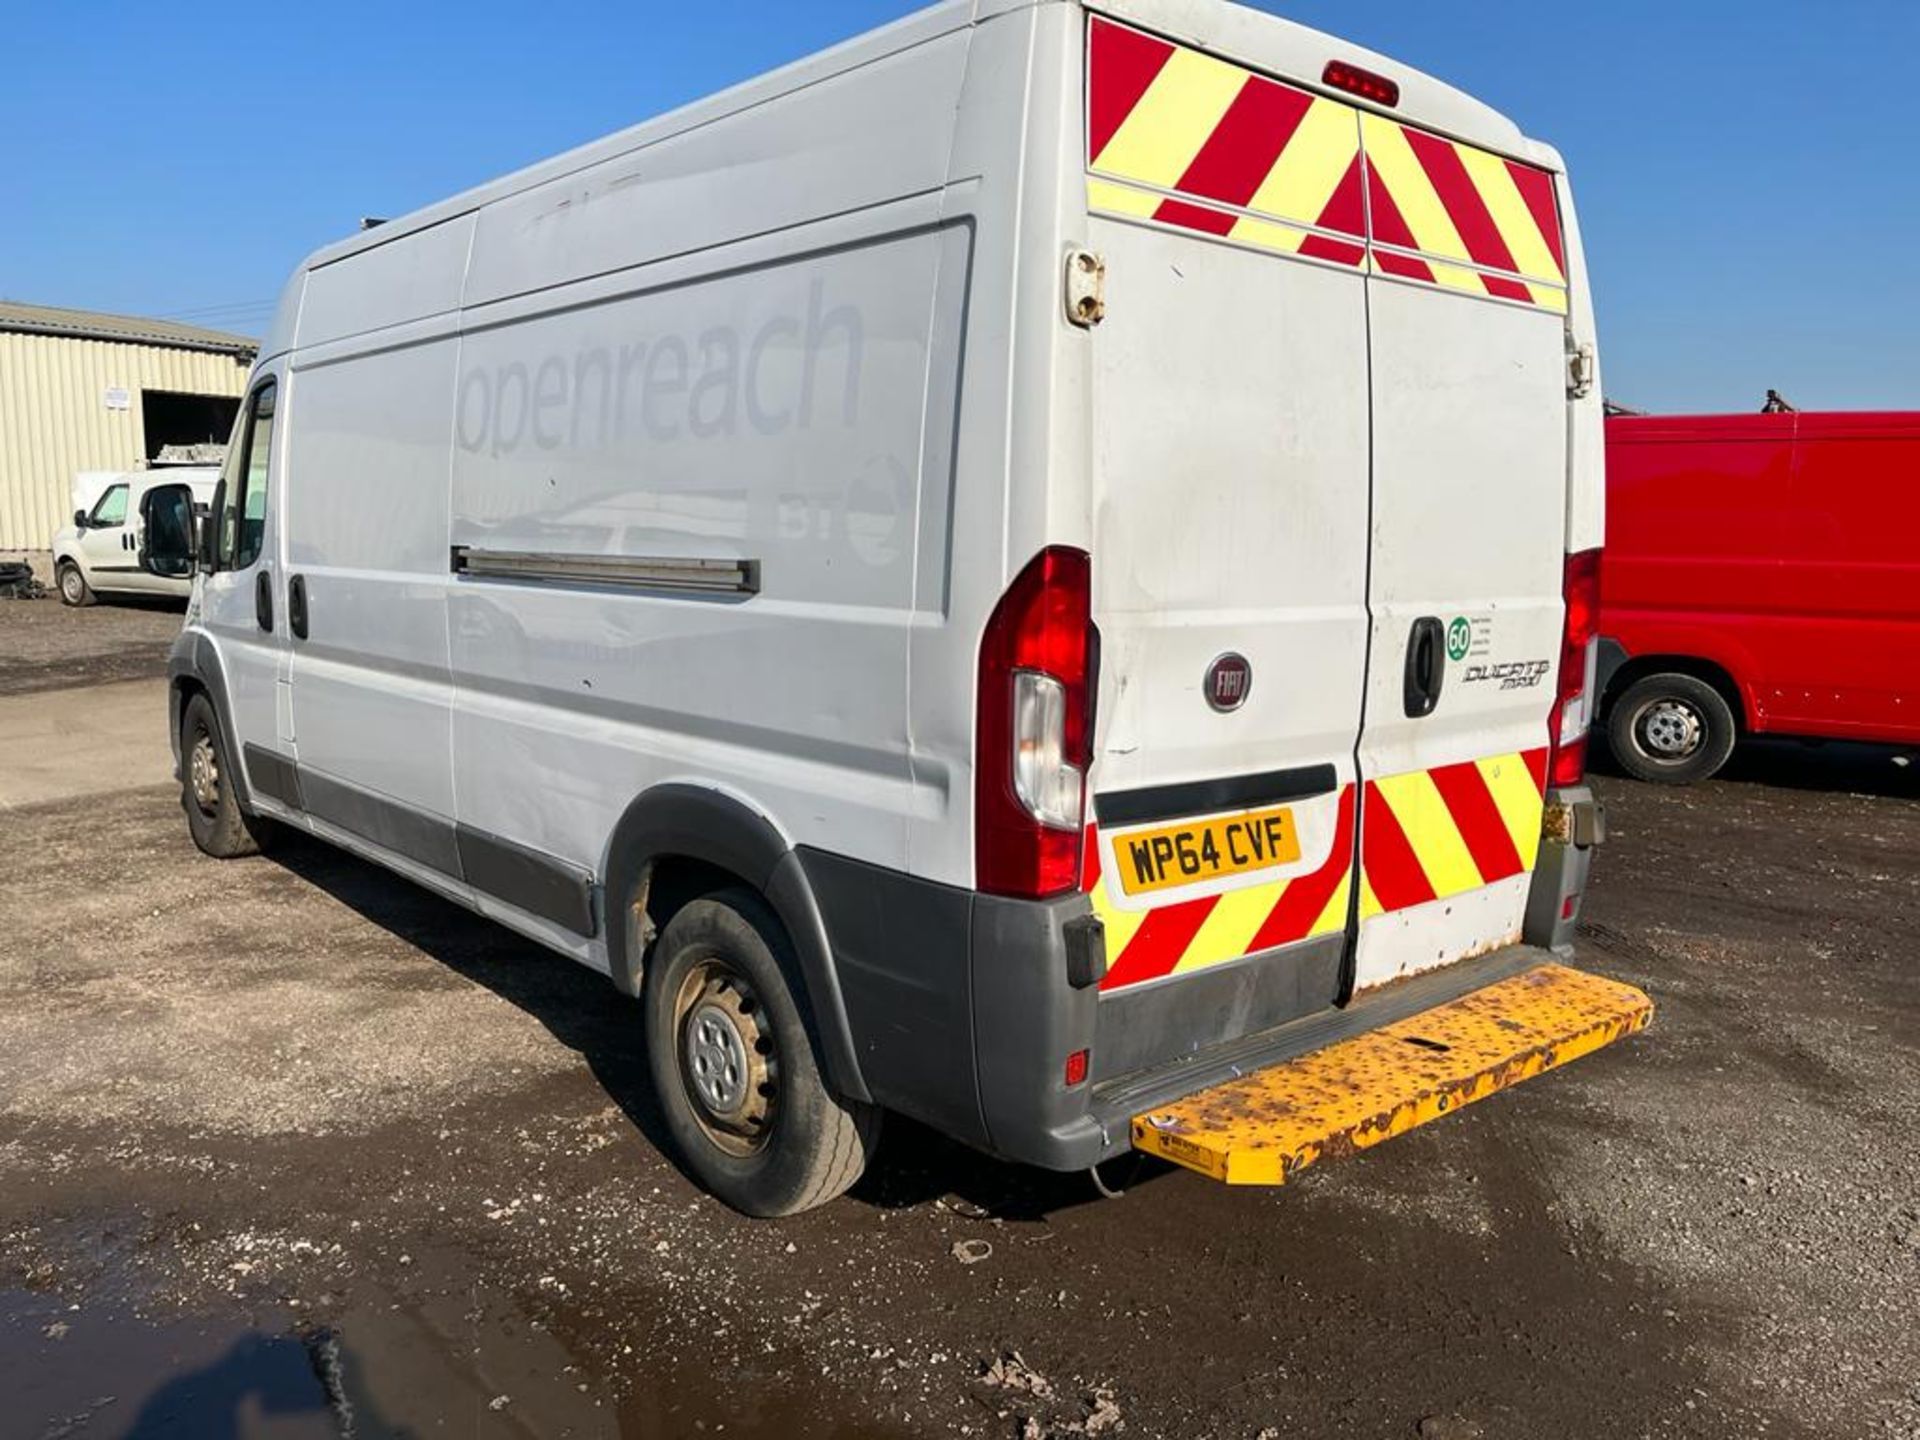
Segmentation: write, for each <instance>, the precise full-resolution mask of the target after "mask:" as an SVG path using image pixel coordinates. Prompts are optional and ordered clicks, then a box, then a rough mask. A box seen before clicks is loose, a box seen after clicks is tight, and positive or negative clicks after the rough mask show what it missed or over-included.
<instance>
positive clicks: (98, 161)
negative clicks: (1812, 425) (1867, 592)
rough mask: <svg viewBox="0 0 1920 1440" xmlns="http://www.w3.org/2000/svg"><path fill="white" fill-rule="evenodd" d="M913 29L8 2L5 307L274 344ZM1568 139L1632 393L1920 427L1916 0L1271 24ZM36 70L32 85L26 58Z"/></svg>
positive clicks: (617, 10) (466, 12) (2, 115)
mask: <svg viewBox="0 0 1920 1440" xmlns="http://www.w3.org/2000/svg"><path fill="white" fill-rule="evenodd" d="M912 8H914V7H913V5H912V4H911V3H901V0H811V3H802V4H794V3H791V0H788V3H781V4H757V3H752V0H734V3H727V4H714V5H704V6H700V5H695V6H686V5H665V4H660V3H655V0H640V3H637V4H627V5H623V6H611V5H607V6H600V5H579V4H573V3H568V0H544V3H541V4H537V5H533V4H515V5H490V4H485V3H466V4H461V5H457V6H456V5H450V4H418V5H416V4H408V3H394V0H387V3H384V4H379V5H371V4H360V3H328V4H325V5H304V4H290V5H269V6H257V5H256V6H239V5H222V4H193V5H185V6H157V5H132V4H117V3H102V4H94V5H86V6H73V5H35V6H26V5H23V4H20V3H18V0H15V3H10V4H8V5H7V6H6V7H5V9H4V11H0V15H4V29H5V34H6V36H7V48H8V50H9V52H10V54H11V55H12V57H13V58H14V60H15V62H16V63H14V64H12V65H10V66H9V67H8V70H9V73H8V76H7V79H6V82H5V84H4V85H0V177H4V179H0V196H4V202H5V203H4V205H3V206H0V296H6V297H8V298H13V299H20V300H31V301H37V302H40V303H44V304H58V305H75V306H81V307H85V308H91V309H102V310H118V311H126V312H131V313H136V314H150V315H168V316H175V317H178V318H182V319H189V320H195V321H198V322H201V323H205V324H210V325H216V326H223V327H227V328H233V329H239V330H243V331H250V332H255V333H257V332H258V331H259V330H260V329H261V328H262V327H263V326H264V324H265V320H266V315H267V313H268V310H269V308H270V305H271V301H272V298H273V296H274V295H275V294H276V293H277V292H278V290H279V287H280V284H281V282H282V281H283V279H284V278H285V276H286V273H287V271H288V269H289V268H290V267H291V266H292V265H293V264H294V263H295V262H296V261H297V260H298V259H299V258H300V256H301V255H303V254H304V253H306V252H307V251H308V250H310V249H312V248H313V247H314V246H316V245H318V244H321V243H323V242H325V241H327V240H329V239H332V238H335V237H337V236H339V235H341V234H343V233H345V232H346V231H349V230H351V229H352V228H353V227H354V225H355V223H356V222H357V220H358V218H359V217H360V216H361V215H367V214H372V215H395V214H399V213H402V212H404V211H406V210H408V209H410V208H412V207H414V206H416V205H420V204H424V203H426V202H428V201H431V200H434V199H438V198H440V197H442V196H444V195H448V194H451V193H452V192H454V191H456V190H459V189H463V188H465V187H466V186H468V185H471V184H474V183H477V182H479V181H482V180H485V179H488V178H489V177H491V176H494V175H497V174H500V173H502V172H504V171H507V170H510V169H513V168H515V167H517V166H519V165H523V164H526V163H528V162H529V161H533V160H537V159H540V158H541V157H543V156H546V155H549V154H552V153H554V152H556V151H558V150H562V149H565V148H567V147H569V146H571V145H575V144H578V143H580V142H581V141H584V140H589V139H592V138H594V137H596V136H599V135H603V134H606V133H607V132H609V131H612V130H616V129H619V128H621V127H622V126H624V125H627V124H631V123H632V122H634V121H636V120H640V119H644V118H646V117H647V116H649V115H652V114H655V113H657V112H659V111H661V110H664V109H667V108H670V107H671V106H673V105H676V104H679V103H681V102H683V101H686V100H689V99H693V98H696V97H698V96H700V95H702V94H705V93H707V92H709V91H711V90H714V89H717V88H719V87H720V86H723V85H726V84H729V83H731V82H733V81H736V80H740V79H744V78H746V77H748V76H750V75H753V74H756V73H758V72H760V71H762V70H765V69H767V68H769V67H771V66H773V65H776V64H780V63H782V62H784V61H786V60H790V59H793V58H795V57H798V56H800V55H804V54H806V53H807V52H809V51H811V50H814V49H817V48H819V47H820V46H822V45H826V44H829V43H832V42H833V41H835V40H839V39H843V38H845V37H847V36H850V35H853V34H857V33H858V32H859V31H861V30H864V29H866V28H868V27H870V26H872V25H874V24H878V23H880V22H881V21H884V20H888V19H891V18H893V17H895V16H897V15H900V14H904V13H906V12H907V11H908V10H910V9H912ZM1263 8H1268V9H1273V10H1277V11H1279V12H1281V13H1284V14H1287V15H1289V16H1291V17H1292V18H1294V19H1297V20H1300V21H1303V22H1305V23H1307V24H1311V25H1315V26H1318V27H1320V28H1322V29H1325V30H1329V31H1332V32H1333V33H1335V34H1339V35H1342V36H1345V37H1346V38H1349V39H1352V40H1354V41H1356V42H1358V43H1361V44H1365V45H1368V46H1371V47H1373V48H1375V49H1378V50H1381V51H1384V52H1386V53H1388V54H1391V55H1394V56H1396V57H1398V58H1400V59H1402V60H1405V61H1406V62H1407V63H1409V64H1412V65H1417V66H1419V67H1420V68H1422V69H1425V70H1427V71H1429V72H1431V73H1433V74H1436V75H1439V76H1440V77H1442V78H1444V79H1446V80H1448V81H1451V82H1452V83H1454V84H1457V85H1459V86H1461V87H1462V88H1464V89H1466V90H1469V91H1471V92H1473V93H1474V94H1476V95H1479V96H1480V97H1481V98H1483V99H1485V100H1487V101H1489V102H1490V103H1492V104H1493V105H1495V106H1497V107H1498V108H1500V109H1502V110H1504V111H1506V112H1507V113H1508V114H1510V115H1512V116H1513V117H1514V118H1515V119H1517V120H1518V121H1519V122H1520V124H1521V125H1522V127H1523V128H1525V129H1526V130H1527V131H1528V132H1529V133H1531V134H1534V135H1539V136H1541V137H1543V138H1545V139H1548V140H1550V141H1552V142H1553V143H1554V144H1556V145H1557V146H1559V148H1560V150H1561V151H1562V153H1563V154H1565V155H1566V157H1567V160H1568V164H1569V166H1570V168H1571V171H1572V174H1573V179H1574V186H1575V193H1576V197H1577V199H1578V202H1579V206H1580V212H1581V219H1582V226H1583V229H1584V231H1585V233H1586V237H1587V245H1588V252H1589V255H1590V257H1591V263H1592V267H1593V284H1594V290H1595V295H1596V298H1597V301H1598V304H1599V307H1600V324H1601V342H1602V347H1603V363H1604V365H1605V368H1606V375H1607V389H1608V392H1609V393H1610V394H1611V395H1612V396H1613V397H1614V398H1615V399H1618V400H1622V401H1626V402H1629V403H1632V404H1634V405H1636V406H1640V407H1642V408H1647V409H1655V410H1663V411H1678V410H1690V409H1730V410H1745V409H1751V408H1757V406H1758V405H1759V402H1760V398H1761V395H1762V392H1763V391H1764V390H1765V389H1766V388H1767V387H1768V386H1773V387H1775V388H1778V389H1779V390H1781V391H1782V392H1783V393H1785V394H1786V395H1787V396H1788V398H1789V399H1791V400H1793V401H1795V402H1796V403H1798V404H1800V405H1801V406H1803V407H1821V408H1839V407H1870V406H1899V407H1911V408H1920V266H1916V265H1915V264H1914V263H1913V261H1912V260H1911V259H1910V257H1909V251H1910V250H1911V248H1912V247H1913V245H1914V244H1915V240H1916V237H1920V166H1916V163H1915V157H1914V151H1915V148H1916V146H1915V142H1916V140H1920V120H1916V119H1915V117H1914V112H1913V109H1912V104H1913V101H1912V97H1911V95H1910V94H1909V93H1908V92H1909V91H1910V89H1911V81H1910V80H1908V79H1907V78H1906V77H1905V75H1904V74H1903V71H1904V70H1905V69H1907V68H1908V67H1909V66H1910V65H1911V63H1912V61H1913V58H1914V57H1915V56H1916V55H1917V54H1920V4H1917V3H1914V0H1828V3H1821V4H1815V3H1810V0H1660V3H1650V0H1610V3H1607V4H1602V5H1560V6H1550V5H1540V4H1538V3H1537V0H1536V3H1529V4H1520V3H1513V0H1485V3H1475V0H1461V3H1458V4H1453V5H1433V4H1413V3H1408V0H1382V3H1379V4H1376V5H1372V6H1365V7H1362V6H1355V5H1352V4H1350V3H1344V4H1343V3H1337V0H1298V3H1288V4H1280V3H1272V0H1269V3H1267V4H1266V5H1264V6H1263ZM22 61H25V62H28V63H19V62H22Z"/></svg>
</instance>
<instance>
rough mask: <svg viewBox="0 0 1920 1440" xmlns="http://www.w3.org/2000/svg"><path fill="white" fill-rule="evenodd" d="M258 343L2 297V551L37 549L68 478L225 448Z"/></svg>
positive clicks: (66, 505)
mask: <svg viewBox="0 0 1920 1440" xmlns="http://www.w3.org/2000/svg"><path fill="white" fill-rule="evenodd" d="M258 348H259V346H258V344H257V342H255V341H253V340H249V339H248V338H247V337H246V336H244V335H230V334H227V333H226V332H224V331H220V330H203V329H201V328H200V327H199V326H197V325H180V324H176V323H174V322H172V321H169V320H141V319H136V318H134V317H132V316H126V315H99V314H94V313H92V312H90V311H86V310H62V309H57V308H54V307H51V306H45V305H21V304H16V303H14V302H13V301H10V300H0V550H44V549H46V548H47V546H48V544H49V543H50V542H51V540H52V538H53V533H54V531H56V530H58V529H59V528H60V527H61V526H63V525H65V524H67V523H68V521H69V520H70V519H71V518H72V512H73V505H72V503H71V498H70V497H71V494H72V486H73V478H74V475H75V474H76V473H77V472H79V471H83V470H132V469H136V468H137V467H139V466H141V465H143V464H145V463H146V462H147V461H149V460H152V459H153V458H154V457H155V456H157V455H158V454H159V453H160V450H161V447H162V446H164V445H179V444H192V443H195V442H199V441H206V440H218V441H224V440H226V438H227V435H228V432H229V431H230V429H231V428H232V425H233V416H234V412H235V411H236V409H238V407H239V403H240V398H239V397H240V395H241V393H242V391H243V390H244V389H245V387H246V383H247V370H248V368H249V367H250V366H251V365H252V364H253V357H254V352H255V351H256V350H257V349H258Z"/></svg>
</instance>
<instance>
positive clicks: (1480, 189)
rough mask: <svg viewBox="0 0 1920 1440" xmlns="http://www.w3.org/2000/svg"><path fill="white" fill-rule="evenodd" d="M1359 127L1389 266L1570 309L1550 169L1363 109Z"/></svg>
mask: <svg viewBox="0 0 1920 1440" xmlns="http://www.w3.org/2000/svg"><path fill="white" fill-rule="evenodd" d="M1360 130H1361V135H1362V139H1363V144H1364V146H1365V149H1366V156H1367V213H1368V216H1369V221H1370V225H1371V235H1372V238H1373V261H1374V263H1375V264H1376V265H1378V266H1379V267H1380V269H1381V270H1382V271H1383V272H1384V273H1386V274H1388V275H1399V276H1402V277H1404V278H1407V279H1413V280H1425V281H1427V282H1429V283H1430V284H1435V285H1445V286H1447V287H1449V288H1450V289H1454V290H1463V291H1466V292H1467V293H1468V294H1471V295H1491V296H1494V297H1495V298H1497V299H1501V300H1521V301H1528V302H1530V303H1532V304H1535V305H1539V306H1542V307H1543V308H1545V309H1548V310H1558V311H1563V312H1564V311H1565V310H1566V308H1567V291H1566V284H1567V276H1566V258H1565V253H1564V249H1563V246H1564V241H1563V240H1562V238H1561V234H1560V212H1559V210H1558V208H1557V207H1556V205H1555V203H1554V197H1553V177H1552V176H1551V175H1549V174H1548V173H1547V172H1546V171H1545V170H1541V169H1538V168H1537V167H1535V166H1532V165H1522V164H1521V163H1520V162H1518V161H1517V160H1506V159H1503V158H1501V157H1500V156H1498V155H1494V154H1491V153H1489V152H1488V151H1485V150H1480V149H1477V148H1475V147H1474V146H1472V145H1464V144H1462V143H1460V142H1459V141H1457V140H1443V139H1442V138H1441V137H1440V136H1438V135H1430V134H1428V133H1427V132H1426V131H1424V130H1417V129H1415V128H1414V127H1413V126H1411V125H1402V124H1400V123H1399V122H1398V121H1394V120H1389V119H1387V118H1386V117H1385V116H1381V115H1374V114H1362V115H1361V117H1360ZM1383 247H1395V248H1383ZM1403 251H1411V252H1417V253H1412V254H1405V253H1401V252H1403ZM1469 267H1479V268H1469ZM1496 270H1498V271H1504V272H1506V273H1505V274H1500V275H1496V274H1493V273H1491V272H1493V271H1496Z"/></svg>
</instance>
